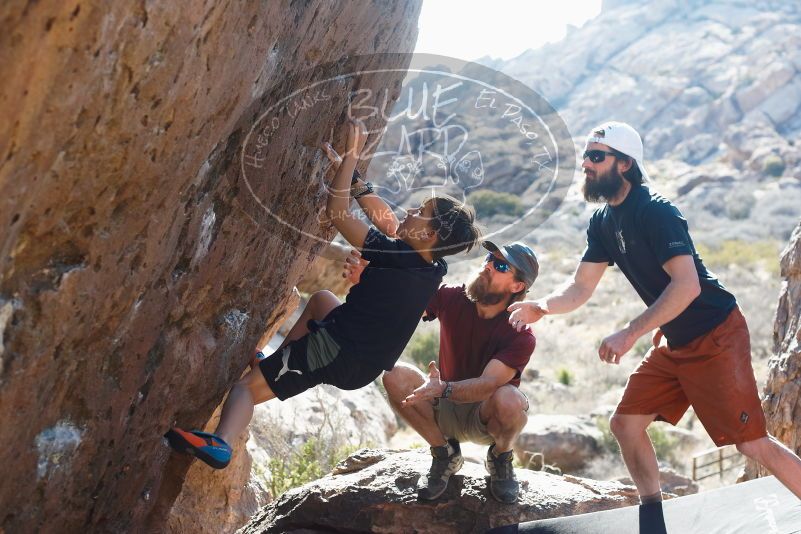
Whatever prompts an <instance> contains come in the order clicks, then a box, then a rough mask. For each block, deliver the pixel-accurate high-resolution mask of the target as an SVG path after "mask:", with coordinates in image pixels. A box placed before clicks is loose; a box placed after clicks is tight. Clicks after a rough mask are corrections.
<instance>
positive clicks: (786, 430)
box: [744, 224, 801, 479]
mask: <svg viewBox="0 0 801 534" xmlns="http://www.w3.org/2000/svg"><path fill="white" fill-rule="evenodd" d="M781 274H782V278H783V279H784V282H783V283H782V290H781V294H780V295H779V306H778V309H777V310H776V323H775V325H774V328H773V342H774V353H775V355H774V356H773V357H772V358H771V360H770V363H769V376H768V384H767V386H766V387H765V392H764V400H763V402H762V408H763V409H764V410H765V416H766V418H767V421H768V431H769V432H770V433H771V434H773V435H774V436H776V438H777V439H778V440H779V441H781V442H782V443H784V444H785V445H787V446H788V447H790V449H792V450H793V451H795V453H796V454H801V410H799V407H801V224H799V225H798V226H797V227H796V229H795V230H794V231H793V235H792V237H791V238H790V243H789V244H788V245H787V248H785V249H784V252H783V253H782V261H781ZM766 474H768V473H767V472H766V471H765V469H763V468H761V467H760V466H758V465H757V464H755V463H754V462H751V461H749V463H748V465H747V466H746V473H745V477H744V478H746V479H750V478H755V477H757V476H761V475H766Z"/></svg>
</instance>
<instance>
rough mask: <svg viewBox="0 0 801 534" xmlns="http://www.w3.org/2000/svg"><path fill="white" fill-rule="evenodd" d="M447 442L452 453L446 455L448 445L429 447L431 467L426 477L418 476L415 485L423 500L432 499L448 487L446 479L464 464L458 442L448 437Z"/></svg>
mask: <svg viewBox="0 0 801 534" xmlns="http://www.w3.org/2000/svg"><path fill="white" fill-rule="evenodd" d="M448 443H450V444H451V447H453V454H451V455H448V446H447V445H443V446H441V447H431V456H433V457H434V459H433V460H431V469H429V470H428V475H427V476H426V478H422V477H421V478H420V482H418V485H417V494H418V496H419V497H420V498H421V499H423V500H425V501H433V500H434V499H436V498H437V497H439V496H440V495H442V493H443V492H444V491H445V489H446V488H447V487H448V479H450V478H451V475H453V474H454V473H456V472H457V471H459V469H461V468H462V465H463V464H464V458H462V450H461V448H459V442H458V441H456V440H455V439H449V440H448Z"/></svg>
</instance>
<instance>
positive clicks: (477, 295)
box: [467, 273, 510, 306]
mask: <svg viewBox="0 0 801 534" xmlns="http://www.w3.org/2000/svg"><path fill="white" fill-rule="evenodd" d="M509 296H510V295H509V294H508V293H491V292H490V291H489V284H488V282H487V280H486V279H485V278H483V277H482V276H481V273H479V274H477V275H476V276H475V277H474V278H473V280H472V281H471V282H470V283H469V284H468V286H467V298H469V299H470V300H471V301H472V302H475V303H478V304H483V305H484V306H493V305H495V304H498V303H499V302H503V300H504V299H508V298H509Z"/></svg>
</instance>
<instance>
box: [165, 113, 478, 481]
mask: <svg viewBox="0 0 801 534" xmlns="http://www.w3.org/2000/svg"><path fill="white" fill-rule="evenodd" d="M366 140H367V131H366V130H365V127H364V124H362V123H361V121H358V120H352V121H350V122H349V124H348V135H347V151H346V153H345V156H344V159H343V160H342V162H341V164H340V165H339V168H338V169H337V171H336V173H335V176H334V179H333V182H332V183H331V185H330V187H329V193H328V202H327V205H326V216H327V218H328V219H329V220H330V221H331V222H332V224H333V225H334V226H335V227H336V229H337V230H339V232H340V233H341V234H342V236H343V237H344V238H345V240H347V241H348V242H349V243H350V244H351V245H352V246H354V247H356V248H357V249H359V250H361V253H362V255H363V256H364V258H365V259H369V260H370V261H371V265H370V266H369V267H368V268H367V269H365V271H364V274H363V276H362V283H360V284H358V285H357V286H354V287H353V288H352V289H351V290H350V292H349V293H348V295H347V298H346V299H345V302H344V303H342V302H340V301H339V299H337V297H336V296H334V295H333V294H332V293H330V292H328V291H318V292H317V293H314V294H313V295H312V296H311V298H310V299H309V302H308V303H307V305H306V308H305V309H304V310H303V313H302V314H301V316H300V318H299V319H298V321H297V323H296V324H295V325H294V326H293V327H292V330H291V331H290V332H289V334H288V335H287V338H286V339H285V340H284V342H283V343H282V345H281V346H280V347H279V348H278V350H277V351H276V352H275V353H274V354H272V355H270V356H268V357H266V358H264V359H263V360H261V361H260V362H259V363H258V365H257V367H256V368H253V369H252V370H251V371H250V372H249V373H248V374H247V375H245V376H244V377H243V378H242V379H241V380H239V381H238V382H237V383H236V384H235V385H234V386H233V388H232V389H231V391H230V392H229V394H228V398H227V399H226V401H225V404H224V405H223V409H222V414H221V416H220V422H219V424H218V426H217V429H216V430H215V432H214V433H213V434H210V433H205V432H200V431H197V430H195V431H186V430H182V429H180V428H173V429H171V430H170V431H168V432H167V434H166V437H167V439H168V441H169V443H170V446H171V447H172V448H173V449H175V450H176V451H179V452H187V453H190V454H193V455H195V456H197V457H198V458H200V459H201V460H203V461H204V462H206V463H207V464H209V465H210V466H212V467H214V468H217V469H221V468H223V467H225V466H226V465H228V463H229V461H230V459H231V452H232V451H231V447H230V445H229V444H230V443H232V442H233V440H234V438H236V437H237V436H238V435H239V434H240V433H241V432H242V431H243V430H244V429H245V428H246V427H247V425H248V423H249V422H250V420H251V418H252V416H253V407H254V405H255V404H259V403H262V402H265V401H268V400H270V399H273V398H275V397H278V398H279V399H281V400H285V399H288V398H290V397H294V396H295V395H298V394H300V393H302V392H304V391H306V390H307V389H309V388H312V387H314V386H316V385H318V384H322V383H325V384H331V385H334V386H336V387H338V388H341V389H347V390H351V389H358V388H361V387H364V386H366V385H367V384H369V383H370V382H372V381H373V380H375V379H376V378H377V377H378V376H379V375H380V374H381V372H382V371H383V370H387V369H392V367H393V366H394V364H395V362H396V361H397V359H398V358H399V357H400V354H401V352H402V351H403V349H404V348H405V347H406V343H407V342H408V341H409V338H410V337H411V335H412V333H413V332H414V329H415V327H416V326H417V323H418V322H419V320H420V316H421V315H422V313H423V311H424V310H425V307H426V305H427V304H428V302H429V300H430V299H431V296H432V295H433V294H434V292H435V291H436V290H437V288H438V287H439V285H440V283H441V282H442V277H443V275H444V274H445V273H446V271H447V264H446V263H445V260H444V257H445V256H449V255H452V254H457V253H460V252H463V251H469V250H470V249H471V248H472V247H473V246H474V245H475V244H476V243H477V242H478V240H479V238H480V235H481V234H480V231H479V229H478V227H477V226H476V225H475V222H474V220H475V214H474V212H473V210H472V209H471V208H469V207H468V206H465V205H464V204H462V203H460V202H458V201H457V200H455V199H453V198H450V197H443V196H433V197H431V198H428V199H426V200H425V201H424V202H423V203H422V204H421V205H420V207H418V208H413V209H409V210H407V213H406V217H405V218H404V219H403V220H402V221H400V222H399V223H397V224H395V225H394V230H396V232H395V233H396V235H397V236H398V237H397V239H393V238H390V237H387V236H386V235H385V234H384V233H382V232H380V231H378V230H376V229H374V228H370V227H369V226H368V225H367V223H365V222H364V221H362V220H360V219H359V218H357V217H356V216H355V215H354V214H353V213H352V212H351V211H350V199H351V196H352V195H353V196H355V197H357V198H358V199H359V200H363V199H362V197H366V196H368V195H372V194H373V191H372V187H371V186H370V184H369V183H367V184H363V185H361V186H359V185H358V184H353V185H354V187H351V183H352V176H353V174H354V171H355V168H356V163H357V161H358V158H359V155H360V154H361V152H362V149H363V148H364V145H365V142H366ZM325 150H326V152H328V153H329V157H331V153H333V149H332V148H330V147H325ZM366 211H367V212H368V215H370V212H369V210H366ZM385 223H386V224H385V226H384V230H385V231H389V232H391V231H393V228H392V225H391V224H389V222H388V221H385Z"/></svg>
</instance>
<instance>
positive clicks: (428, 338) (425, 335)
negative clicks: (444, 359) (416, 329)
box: [403, 332, 439, 372]
mask: <svg viewBox="0 0 801 534" xmlns="http://www.w3.org/2000/svg"><path fill="white" fill-rule="evenodd" d="M403 354H404V355H405V356H406V357H407V358H408V359H410V360H411V361H412V362H413V363H414V364H415V365H417V366H418V367H419V368H420V369H422V370H423V371H424V372H427V371H428V363H429V362H431V361H435V362H436V361H438V360H439V335H438V334H437V333H436V332H421V333H418V334H415V335H414V336H412V339H411V340H410V341H409V344H408V345H406V350H404V351H403Z"/></svg>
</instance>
